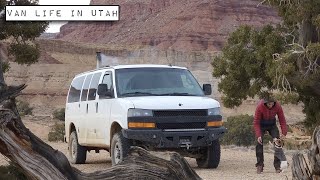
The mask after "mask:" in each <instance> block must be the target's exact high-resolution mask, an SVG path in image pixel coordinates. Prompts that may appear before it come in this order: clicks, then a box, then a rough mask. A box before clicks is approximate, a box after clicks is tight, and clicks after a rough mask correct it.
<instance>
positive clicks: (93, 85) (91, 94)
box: [88, 73, 102, 101]
mask: <svg viewBox="0 0 320 180" xmlns="http://www.w3.org/2000/svg"><path fill="white" fill-rule="evenodd" d="M101 74H102V73H95V74H94V75H93V77H92V80H91V84H90V89H89V94H88V101H90V100H95V99H96V96H97V89H98V84H99V80H100V76H101Z"/></svg>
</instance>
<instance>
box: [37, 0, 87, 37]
mask: <svg viewBox="0 0 320 180" xmlns="http://www.w3.org/2000/svg"><path fill="white" fill-rule="evenodd" d="M39 4H40V5H89V4H90V0H39ZM65 23H66V22H52V23H50V25H49V28H48V29H47V32H52V33H54V32H59V30H60V26H62V25H63V24H65Z"/></svg>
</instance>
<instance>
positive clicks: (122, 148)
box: [110, 131, 131, 166]
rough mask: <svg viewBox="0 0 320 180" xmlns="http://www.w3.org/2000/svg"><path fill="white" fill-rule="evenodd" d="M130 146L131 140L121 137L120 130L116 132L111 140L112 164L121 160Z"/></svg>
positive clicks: (126, 154)
mask: <svg viewBox="0 0 320 180" xmlns="http://www.w3.org/2000/svg"><path fill="white" fill-rule="evenodd" d="M130 146H131V141H130V140H129V139H127V138H125V137H123V135H122V132H121V131H119V132H117V133H116V134H115V135H114V136H113V138H112V142H111V152H110V153H111V161H112V166H114V165H116V164H118V163H120V162H122V161H123V159H124V158H125V157H127V156H128V153H129V150H130Z"/></svg>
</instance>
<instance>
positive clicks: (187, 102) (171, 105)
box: [125, 96, 220, 110]
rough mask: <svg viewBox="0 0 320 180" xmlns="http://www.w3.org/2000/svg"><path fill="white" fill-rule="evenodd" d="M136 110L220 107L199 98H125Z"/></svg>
mask: <svg viewBox="0 0 320 180" xmlns="http://www.w3.org/2000/svg"><path fill="white" fill-rule="evenodd" d="M125 99H128V100H130V101H131V102H132V104H133V105H134V107H135V108H138V109H154V110H160V109H161V110H164V109H210V108H215V107H220V104H219V102H218V101H216V100H214V99H211V98H208V97H199V96H142V97H127V98H125Z"/></svg>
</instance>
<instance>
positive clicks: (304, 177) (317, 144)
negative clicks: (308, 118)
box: [292, 126, 320, 180]
mask: <svg viewBox="0 0 320 180" xmlns="http://www.w3.org/2000/svg"><path fill="white" fill-rule="evenodd" d="M319 148H320V126H319V127H317V128H316V129H315V130H314V132H313V136H312V145H311V148H310V150H309V152H308V159H309V161H308V162H307V161H306V159H305V158H304V156H303V154H301V153H296V154H294V155H293V158H292V161H293V165H292V177H293V179H297V180H309V179H314V180H315V179H320V154H319Z"/></svg>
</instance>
